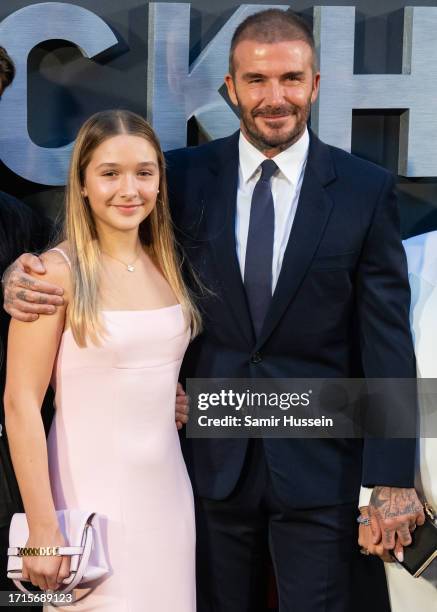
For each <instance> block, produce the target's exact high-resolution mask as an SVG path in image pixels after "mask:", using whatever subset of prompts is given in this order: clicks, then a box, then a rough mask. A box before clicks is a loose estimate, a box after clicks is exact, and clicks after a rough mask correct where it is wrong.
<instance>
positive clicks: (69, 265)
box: [49, 247, 71, 270]
mask: <svg viewBox="0 0 437 612" xmlns="http://www.w3.org/2000/svg"><path fill="white" fill-rule="evenodd" d="M49 250H50V251H57V252H58V253H60V254H61V255H62V257H63V258H64V259H65V261H66V262H67V264H68V267H69V268H70V270H71V261H70V259H69V257H68V255H67V253H65V251H63V250H62V249H59V248H58V247H53V249H49Z"/></svg>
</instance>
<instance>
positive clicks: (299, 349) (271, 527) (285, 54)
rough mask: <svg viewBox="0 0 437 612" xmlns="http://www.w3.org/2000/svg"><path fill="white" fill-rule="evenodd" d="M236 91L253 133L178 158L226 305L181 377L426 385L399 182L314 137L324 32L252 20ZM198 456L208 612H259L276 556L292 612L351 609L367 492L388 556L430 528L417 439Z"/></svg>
mask: <svg viewBox="0 0 437 612" xmlns="http://www.w3.org/2000/svg"><path fill="white" fill-rule="evenodd" d="M226 85H227V88H228V93H229V96H230V98H231V100H232V102H233V103H234V104H235V105H237V106H238V109H239V112H240V117H241V131H240V132H238V133H236V134H234V135H233V136H231V137H229V138H224V139H221V140H217V141H214V142H212V143H209V144H207V145H204V146H201V147H198V148H193V149H182V150H178V151H174V152H170V153H168V154H167V161H168V180H169V193H170V201H171V204H172V210H173V215H174V220H175V224H176V227H177V228H178V239H179V241H180V242H181V244H182V245H183V248H184V250H185V252H186V254H187V259H188V261H189V262H190V264H191V265H192V266H193V268H194V270H195V272H196V273H197V275H198V276H199V278H200V280H201V281H202V282H203V283H204V284H205V285H207V286H208V288H209V289H211V291H212V294H211V295H210V296H209V297H206V298H203V300H202V302H201V304H202V308H203V312H204V319H205V330H204V333H203V334H202V336H201V337H200V338H198V339H197V340H196V341H195V342H194V344H193V345H192V347H191V349H190V351H189V353H188V355H187V357H186V359H185V360H184V371H183V373H184V375H185V376H187V377H200V378H222V377H224V378H226V377H228V378H251V377H254V378H263V377H266V378H269V377H276V378H287V377H296V378H306V377H314V378H326V377H345V378H346V377H359V376H362V375H365V376H366V377H378V378H379V377H412V378H414V377H415V360H414V352H413V347H412V342H411V336H410V331H409V322H408V311H409V288H408V280H407V271H406V263H405V255H404V252H403V248H402V245H401V241H400V236H399V224H398V212H397V206H396V199H395V196H394V194H393V187H394V185H393V177H392V176H391V175H390V174H389V173H388V172H386V171H385V170H383V169H381V168H379V167H377V166H375V165H373V164H370V163H367V162H365V161H363V160H360V159H358V158H356V157H353V156H351V155H349V154H347V153H345V152H344V151H341V150H338V149H335V148H333V147H329V146H327V145H325V144H323V143H322V142H320V141H319V140H318V139H317V138H316V137H315V136H314V134H312V133H311V132H308V130H307V120H308V117H309V113H310V108H311V104H312V103H313V102H314V101H315V99H316V97H317V94H318V88H319V73H318V71H317V67H316V59H315V51H314V41H313V39H312V35H311V32H310V31H309V30H308V28H307V27H306V25H305V24H304V23H302V22H301V21H300V20H299V19H297V18H296V17H295V16H293V15H290V14H286V15H284V14H283V13H282V12H281V11H275V10H272V11H266V12H263V13H259V14H257V15H255V16H253V17H249V18H248V19H247V20H246V21H245V22H244V23H243V24H242V25H240V27H239V28H238V29H237V31H236V33H235V35H234V38H233V42H232V46H231V55H230V71H229V74H228V75H227V77H226ZM272 161H273V162H274V164H272ZM185 456H186V459H187V464H188V467H189V470H190V474H191V477H192V482H193V486H194V490H195V492H196V494H197V539H198V550H199V564H198V581H199V610H202V611H203V610H205V611H206V610H220V611H223V612H231V611H232V612H233V611H234V610H235V612H237V611H239V612H243V611H246V610H247V611H251V612H253V611H255V610H262V609H263V603H262V602H263V598H262V597H261V596H260V591H262V588H263V585H264V584H265V577H264V574H263V572H264V570H263V568H264V565H263V564H264V562H265V555H266V550H267V547H268V546H269V547H270V552H271V554H272V559H273V563H274V568H275V574H276V579H277V585H278V591H279V601H280V609H281V610H286V611H288V610H297V611H299V612H300V611H305V612H310V611H313V610H314V611H315V610H351V609H352V603H351V601H350V587H351V582H352V581H351V571H352V567H353V565H354V564H353V562H352V560H353V556H354V548H355V547H356V532H357V525H356V514H357V511H356V508H357V505H358V504H357V502H358V494H359V490H360V484H363V485H365V486H366V487H373V486H375V489H374V490H373V498H372V502H371V508H373V510H374V514H376V513H378V516H379V518H380V519H381V520H380V525H381V526H382V529H383V533H384V539H383V541H381V543H380V545H379V552H380V554H381V555H382V554H383V550H384V549H385V550H386V549H388V548H392V547H393V546H394V543H395V533H396V531H397V536H398V537H397V549H398V552H400V553H401V548H402V544H405V545H408V543H409V542H410V541H411V540H410V535H409V525H410V523H413V522H415V521H416V518H417V519H418V521H419V522H421V521H422V517H421V510H420V505H419V504H418V500H417V496H416V494H415V491H414V489H412V488H411V487H413V482H414V477H413V472H414V441H413V440H384V441H382V440H368V441H366V442H365V444H364V446H363V443H362V441H361V440H326V439H325V440H316V439H313V440H308V439H264V440H250V441H249V442H248V440H243V439H241V440H240V439H238V440H236V439H232V440H230V439H229V440H223V439H204V440H198V439H196V440H186V441H185ZM387 487H394V488H390V489H388V488H387ZM363 493H365V492H363ZM369 497H370V494H369ZM401 498H403V499H404V500H405V501H402V502H401V501H400V499H401ZM363 499H364V497H363ZM383 500H384V501H383ZM364 503H365V502H362V504H364ZM390 503H391V511H392V514H393V516H392V517H390V518H391V519H393V523H392V524H387V523H385V522H384V518H388V514H390V512H389V505H390ZM411 504H412V507H411ZM366 505H367V502H366ZM378 509H379V510H378ZM411 509H412V512H411V514H410V510H411ZM394 515H397V516H396V517H395V516H394ZM374 522H375V526H374V528H375V532H377V531H378V524H377V521H376V520H374ZM368 529H370V528H368ZM377 535H378V534H377ZM378 542H379V539H378ZM363 552H366V551H363ZM380 569H381V571H382V565H381V567H380ZM264 573H265V572H264ZM368 586H369V585H368ZM355 605H357V604H356V603H355Z"/></svg>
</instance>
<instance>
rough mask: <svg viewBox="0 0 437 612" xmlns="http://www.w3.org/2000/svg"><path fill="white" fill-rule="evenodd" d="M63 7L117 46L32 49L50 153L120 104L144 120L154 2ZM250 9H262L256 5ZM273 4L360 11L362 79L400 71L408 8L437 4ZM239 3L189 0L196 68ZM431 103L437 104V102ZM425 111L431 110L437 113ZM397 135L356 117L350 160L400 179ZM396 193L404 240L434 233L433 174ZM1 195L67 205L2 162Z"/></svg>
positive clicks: (31, 92)
mask: <svg viewBox="0 0 437 612" xmlns="http://www.w3.org/2000/svg"><path fill="white" fill-rule="evenodd" d="M264 3H265V2H264ZM31 4H36V3H32V2H26V1H19V0H17V1H14V0H2V2H1V4H0V21H2V20H4V19H5V18H6V17H8V16H9V15H11V14H12V13H14V12H15V11H17V10H19V9H21V8H23V7H26V6H29V5H31ZM65 4H74V5H76V6H81V7H84V8H86V9H88V10H90V11H92V12H94V13H95V14H96V15H98V16H99V17H101V18H102V19H103V20H104V21H105V22H106V23H107V24H108V25H109V26H110V28H111V29H112V30H113V32H114V34H115V35H116V37H117V39H118V41H119V43H118V45H116V46H115V47H113V48H112V49H109V50H108V51H107V52H104V53H103V54H100V55H99V56H97V58H94V59H86V58H84V57H83V56H82V54H81V52H80V51H79V49H78V48H77V47H76V46H75V45H73V44H71V43H67V42H65V41H62V40H52V41H48V42H45V43H42V44H40V45H38V46H36V47H35V48H34V49H33V50H32V51H31V53H30V55H29V60H28V130H29V134H30V136H31V138H32V140H33V141H34V142H35V143H36V144H38V145H39V146H44V147H58V146H61V145H64V144H67V143H69V142H70V141H72V140H74V138H75V135H76V133H77V130H78V128H79V126H80V125H81V124H82V122H83V121H84V120H85V119H86V118H87V117H88V116H89V115H90V114H92V113H94V112H96V111H99V110H103V109H108V108H114V107H121V108H127V109H130V110H133V111H135V112H138V113H140V114H143V115H144V116H145V115H146V105H147V52H148V41H147V37H148V35H147V32H148V11H149V7H148V2H146V1H144V0H87V1H86V2H85V1H81V0H74V2H69V1H67V2H65ZM251 4H261V2H256V0H252V1H251ZM275 4H278V5H279V4H282V5H289V6H290V7H291V8H292V9H293V10H296V11H298V12H301V13H303V14H305V15H306V16H308V17H309V18H310V19H311V16H312V8H313V6H315V5H317V6H349V7H350V6H354V7H355V8H356V25H355V36H356V42H355V58H354V62H355V73H361V74H377V73H379V74H384V73H388V74H394V73H401V66H402V40H403V21H404V13H403V9H404V7H405V6H423V7H435V6H437V2H435V1H434V2H432V1H429V0H419V1H414V0H410V1H409V2H408V3H405V2H401V1H398V0H355V1H354V2H341V1H340V0H336V1H334V2H326V1H323V0H319V1H318V2H316V3H314V2H313V3H311V2H308V1H305V0H295V1H294V2H292V3H285V2H275ZM238 6H240V5H239V4H238V3H236V2H234V1H232V0H220V3H217V2H214V1H213V0H194V1H193V2H192V3H191V17H190V30H191V31H190V62H192V61H194V60H195V59H196V57H197V56H198V55H199V53H200V52H201V51H202V49H204V47H205V46H206V45H207V44H208V42H209V41H210V40H211V39H212V38H214V36H215V35H216V34H217V32H218V31H219V30H220V28H221V27H222V26H223V25H224V24H225V23H226V21H227V20H228V19H229V18H230V17H231V16H232V14H233V13H234V11H235V10H236V9H237V8H238ZM19 35H20V34H19V32H17V36H19ZM436 41H437V39H436ZM0 44H1V40H0ZM436 45H437V42H436ZM435 103H436V107H437V100H436V101H435ZM429 110H430V113H434V112H435V110H437V108H436V109H435V110H434V109H432V108H430V109H429ZM1 120H2V114H1V102H0V121H1ZM398 136H399V112H396V111H390V112H388V111H386V112H382V111H369V110H367V111H354V113H353V137H352V151H353V153H355V154H357V155H360V156H362V157H365V158H367V159H370V160H372V161H374V162H376V163H378V164H381V165H383V166H385V167H387V168H389V169H391V170H392V171H394V172H396V170H397V155H398ZM202 139H204V136H203V134H202V133H201V131H200V130H199V129H198V126H197V124H196V120H195V119H191V120H189V121H188V124H187V142H188V144H189V145H193V144H197V143H198V142H199V141H201V140H202ZM435 146H437V142H436V143H435ZM436 174H437V172H436ZM398 187H399V196H400V207H401V219H402V231H403V235H404V237H407V236H412V235H415V234H419V233H422V232H424V231H428V230H432V229H437V177H436V178H433V177H427V178H414V179H406V178H399V179H398ZM0 189H1V190H3V191H7V192H9V193H11V194H13V195H15V196H17V197H19V198H21V199H23V200H24V201H25V202H27V204H29V205H30V206H31V207H33V208H35V209H37V210H39V211H41V212H44V213H45V214H47V215H49V216H51V217H55V216H56V215H57V214H58V213H59V212H60V211H61V210H62V207H63V189H62V187H48V186H46V185H41V184H36V183H32V182H29V181H27V180H25V179H23V178H21V177H20V176H18V175H17V174H15V173H13V172H12V171H10V170H9V169H8V168H7V167H6V166H5V165H4V164H3V163H2V162H0Z"/></svg>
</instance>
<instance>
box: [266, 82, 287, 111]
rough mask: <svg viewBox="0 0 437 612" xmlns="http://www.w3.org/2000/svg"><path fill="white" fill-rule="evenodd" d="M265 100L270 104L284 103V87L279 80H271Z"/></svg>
mask: <svg viewBox="0 0 437 612" xmlns="http://www.w3.org/2000/svg"><path fill="white" fill-rule="evenodd" d="M266 102H268V103H269V104H271V105H272V106H279V105H280V104H283V103H284V89H283V87H282V85H281V83H280V82H279V81H271V82H270V83H269V84H268V87H267V91H266Z"/></svg>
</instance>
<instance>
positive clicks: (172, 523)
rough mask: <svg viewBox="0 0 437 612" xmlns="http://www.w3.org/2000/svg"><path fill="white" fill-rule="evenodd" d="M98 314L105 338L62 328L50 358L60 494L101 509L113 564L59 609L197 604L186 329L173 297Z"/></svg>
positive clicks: (189, 609) (180, 610)
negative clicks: (86, 337) (183, 417)
mask: <svg viewBox="0 0 437 612" xmlns="http://www.w3.org/2000/svg"><path fill="white" fill-rule="evenodd" d="M102 315H103V317H104V321H105V324H106V329H107V337H106V340H105V342H104V344H103V345H102V346H101V347H96V346H94V345H92V344H90V346H88V347H87V348H79V347H78V346H77V344H76V342H75V341H74V339H73V336H72V334H71V332H70V331H69V330H67V331H65V332H64V334H63V336H62V340H61V344H60V348H59V352H58V357H57V361H56V364H55V369H54V386H55V390H56V397H55V405H56V411H55V417H54V420H53V423H52V427H51V429H50V433H49V437H48V456H49V469H50V478H51V486H52V492H53V496H54V500H55V505H56V508H57V509H64V508H78V509H82V510H87V511H88V510H90V511H94V512H97V513H99V514H100V515H102V516H103V517H104V525H105V529H104V547H105V549H106V554H107V559H108V563H109V568H110V573H109V575H108V576H107V577H105V578H103V579H101V580H100V581H99V582H98V584H97V585H95V586H94V588H92V589H78V590H76V591H75V594H76V596H77V598H82V599H80V600H78V601H77V602H76V603H75V604H74V605H73V606H72V607H71V606H68V607H65V610H68V611H69V612H72V611H74V612H76V611H81V612H82V611H83V612H84V611H87V612H97V611H100V610H101V611H105V612H146V611H147V612H148V611H150V612H195V609H196V602H195V526H194V508H193V494H192V488H191V483H190V480H189V477H188V474H187V470H186V467H185V463H184V460H183V457H182V453H181V448H180V443H179V437H178V433H177V429H176V425H175V395H176V384H177V380H178V374H179V369H180V365H181V361H182V358H183V355H184V352H185V349H186V348H187V344H188V341H189V330H188V329H187V325H186V321H185V319H184V316H183V311H182V308H181V306H180V305H176V306H170V307H167V308H160V309H157V310H142V311H103V313H102ZM84 594H86V596H85V597H83V595H84ZM48 609H50V610H54V609H55V608H48ZM56 609H57V610H59V609H61V610H63V609H64V608H59V607H57V608H56Z"/></svg>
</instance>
